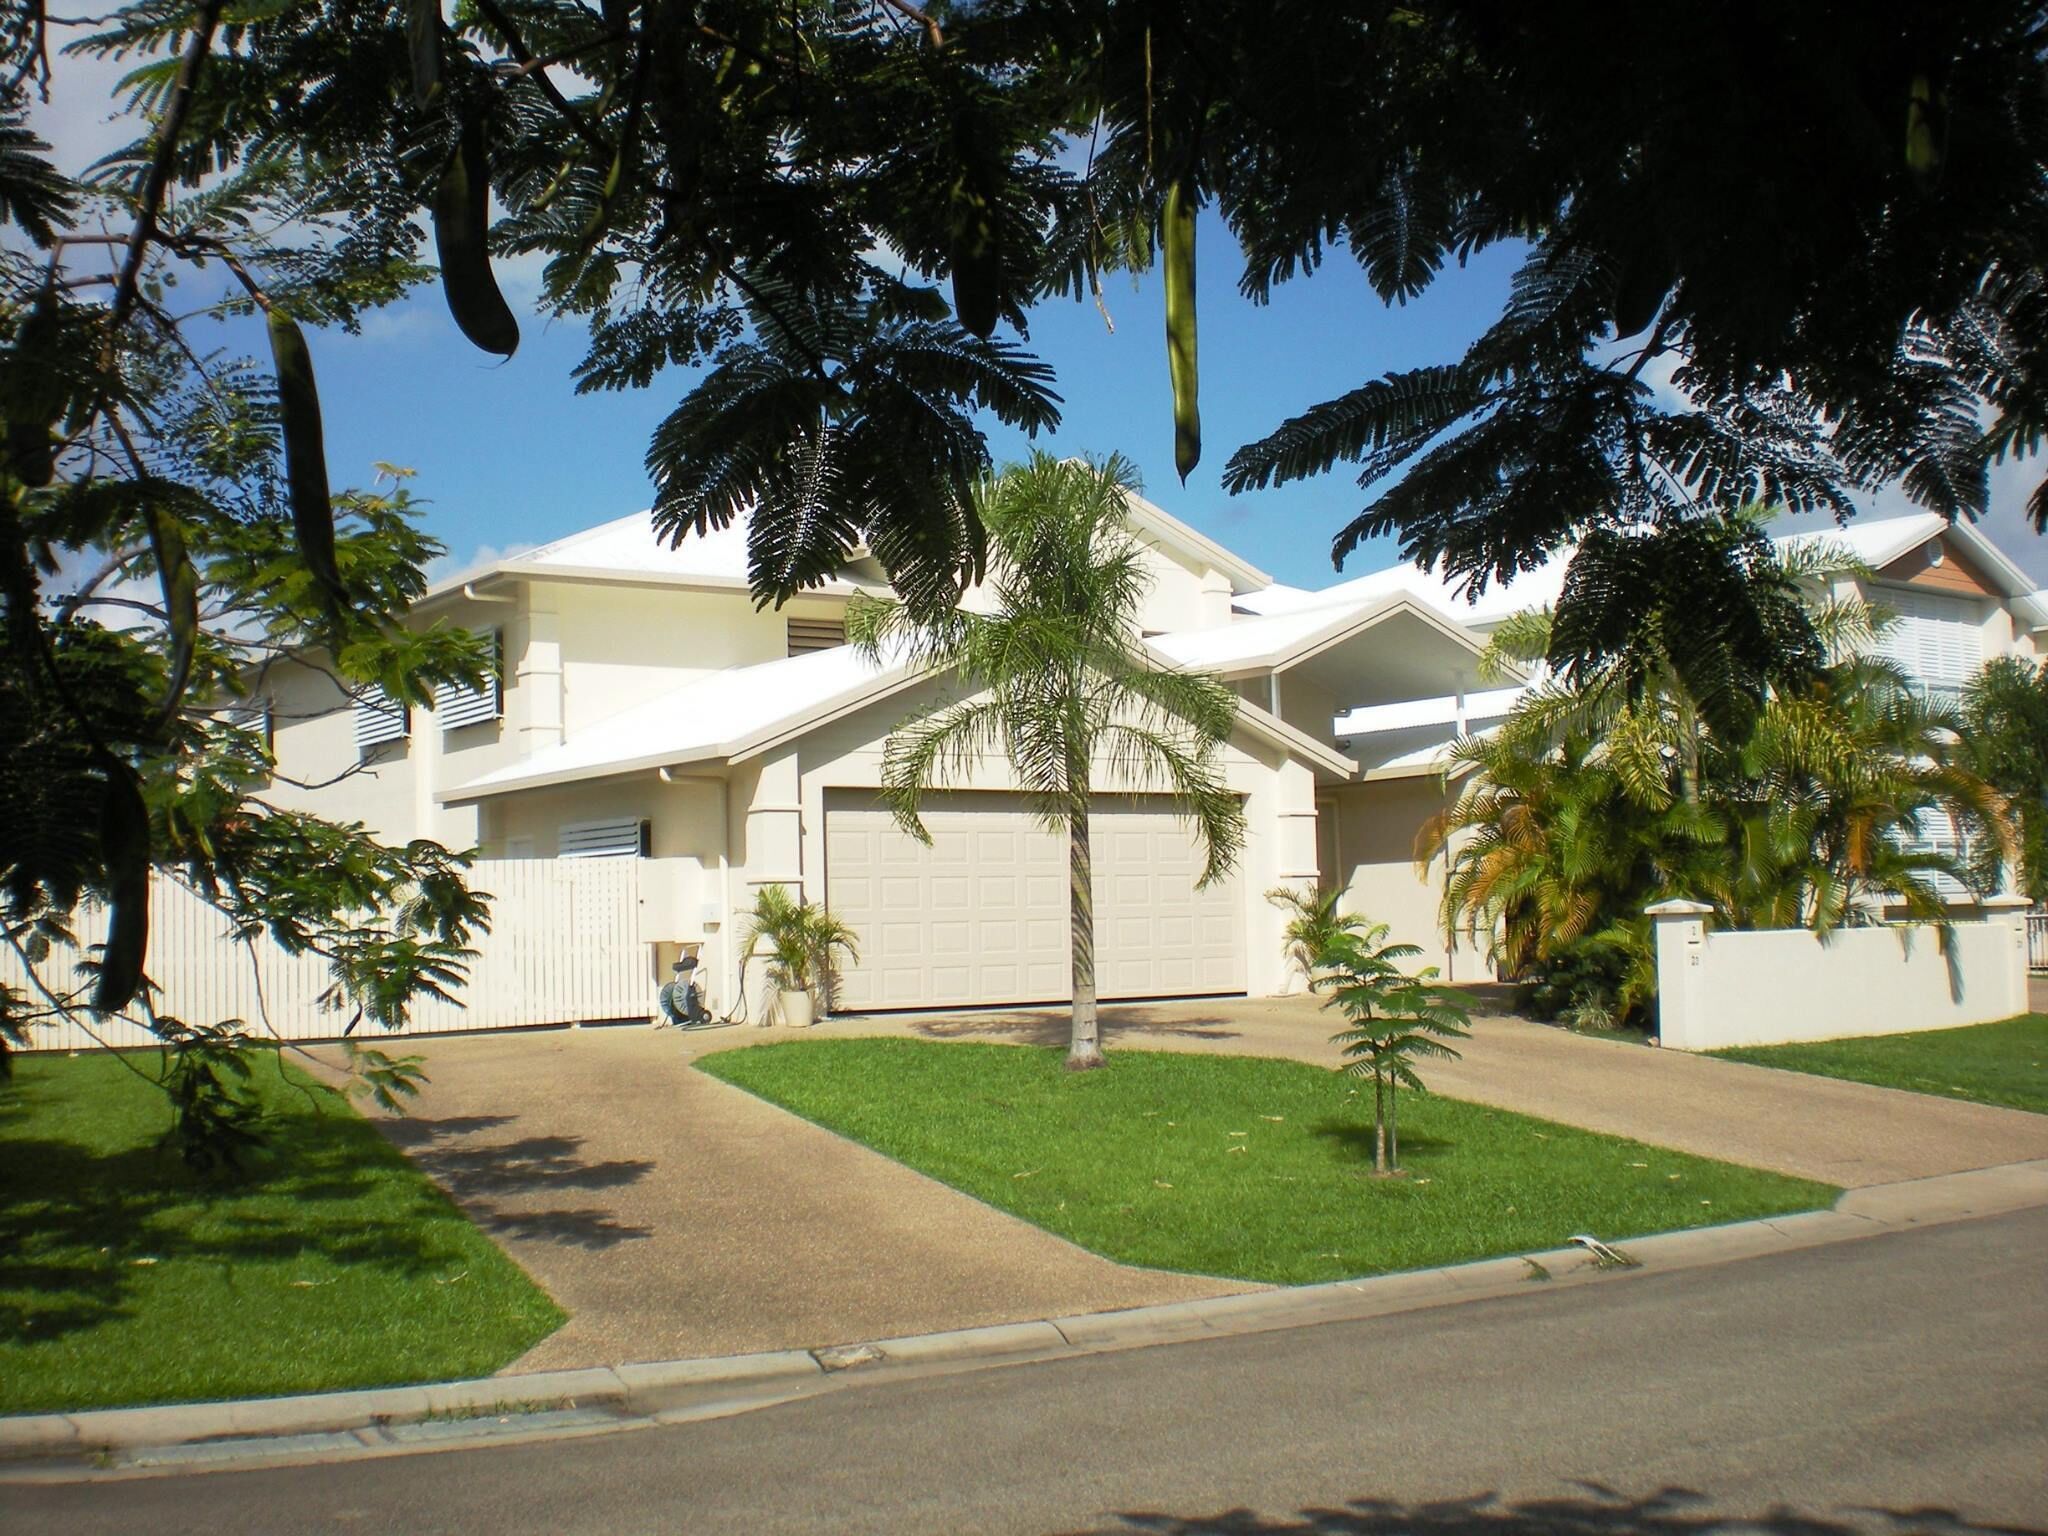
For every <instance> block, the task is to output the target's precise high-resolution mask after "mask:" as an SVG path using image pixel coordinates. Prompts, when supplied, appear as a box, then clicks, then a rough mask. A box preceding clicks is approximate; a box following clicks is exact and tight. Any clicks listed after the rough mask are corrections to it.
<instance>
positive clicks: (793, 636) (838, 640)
mask: <svg viewBox="0 0 2048 1536" xmlns="http://www.w3.org/2000/svg"><path fill="white" fill-rule="evenodd" d="M844 644H846V621H845V620H844V619H791V620H790V621H789V654H790V655H792V656H806V655H809V654H810V653H811V652H812V651H829V650H832V649H833V648H835V647H837V646H842V645H844Z"/></svg>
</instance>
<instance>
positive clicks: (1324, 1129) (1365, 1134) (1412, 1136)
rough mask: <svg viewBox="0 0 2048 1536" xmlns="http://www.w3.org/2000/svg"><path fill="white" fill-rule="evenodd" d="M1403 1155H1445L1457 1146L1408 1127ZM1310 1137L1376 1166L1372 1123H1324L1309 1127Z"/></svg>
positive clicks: (1404, 1130)
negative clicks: (1373, 1159) (1328, 1143)
mask: <svg viewBox="0 0 2048 1536" xmlns="http://www.w3.org/2000/svg"><path fill="white" fill-rule="evenodd" d="M1400 1132H1401V1152H1402V1154H1403V1155H1404V1156H1405V1155H1406V1154H1408V1153H1410V1152H1445V1151H1449V1150H1450V1149H1451V1148H1453V1147H1455V1146H1456V1145H1457V1143H1456V1142H1455V1141H1451V1140H1449V1139H1447V1138H1445V1137H1442V1136H1429V1135H1424V1134H1421V1133H1418V1132H1413V1131H1410V1130H1409V1129H1408V1127H1407V1126H1405V1125H1404V1126H1402V1127H1400ZM1309 1134H1310V1135H1312V1136H1315V1137H1317V1138H1318V1139H1320V1140H1323V1141H1331V1142H1335V1143H1336V1144H1337V1145H1338V1146H1339V1147H1341V1148H1343V1149H1344V1150H1345V1151H1346V1152H1349V1153H1352V1154H1353V1155H1354V1156H1356V1157H1357V1158H1358V1159H1359V1160H1360V1161H1361V1162H1362V1163H1363V1164H1364V1165H1365V1166H1366V1167H1367V1168H1370V1167H1371V1166H1372V1143H1373V1130H1372V1121H1370V1120H1365V1121H1363V1122H1361V1121H1357V1120H1324V1121H1320V1122H1319V1123H1317V1124H1316V1125H1313V1126H1311V1127H1309Z"/></svg>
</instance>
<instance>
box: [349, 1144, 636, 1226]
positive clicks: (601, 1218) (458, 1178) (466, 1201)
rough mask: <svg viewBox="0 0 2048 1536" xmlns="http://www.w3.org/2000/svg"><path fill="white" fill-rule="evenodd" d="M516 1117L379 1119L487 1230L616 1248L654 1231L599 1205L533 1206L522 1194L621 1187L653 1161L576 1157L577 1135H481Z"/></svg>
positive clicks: (418, 1164)
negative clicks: (493, 1137)
mask: <svg viewBox="0 0 2048 1536" xmlns="http://www.w3.org/2000/svg"><path fill="white" fill-rule="evenodd" d="M517 1118H518V1117H517V1116H514V1115H451V1116H448V1117H446V1118H444V1119H439V1120H430V1119H425V1118H419V1117H411V1118H406V1119H392V1120H384V1121H380V1122H379V1126H378V1128H379V1129H380V1130H382V1131H383V1133H384V1135H385V1137H386V1139H388V1140H389V1141H390V1142H391V1143H392V1144H393V1145H395V1146H397V1147H398V1148H399V1149H400V1150H401V1151H402V1152H404V1153H405V1155H406V1156H407V1157H408V1158H410V1159H411V1161H412V1163H413V1166H415V1167H416V1168H418V1169H419V1170H420V1171H421V1172H422V1173H424V1174H426V1175H427V1176H428V1177H429V1178H431V1179H432V1180H433V1181H434V1182H435V1183H437V1184H439V1185H440V1186H441V1187H442V1188H443V1189H445V1190H446V1191H447V1192H448V1194H449V1196H450V1197H451V1198H452V1199H453V1200H454V1201H455V1203H456V1204H458V1205H460V1206H461V1207H462V1209H463V1210H464V1211H465V1212H466V1213H467V1214H468V1215H469V1217H470V1219H471V1220H473V1221H474V1222H476V1224H477V1225H478V1226H480V1227H482V1228H483V1229H484V1230H485V1231H486V1232H490V1233H493V1234H496V1235H499V1236H504V1237H511V1238H518V1239H529V1240H530V1239H545V1240H547V1241H549V1242H554V1243H559V1244H561V1245H563V1246H565V1247H573V1248H591V1249H605V1248H613V1247H616V1246H618V1245H619V1244H620V1243H624V1242H631V1241H632V1240H634V1239H635V1238H643V1237H647V1236H649V1235H651V1233H652V1230H653V1229H652V1228H649V1227H635V1226H628V1225H626V1224H625V1223H623V1222H621V1221H619V1220H618V1219H617V1217H616V1216H615V1215H614V1213H613V1212H612V1211H610V1210H607V1209H604V1208H602V1207H598V1206H581V1207H575V1208H563V1209H544V1210H535V1209H531V1208H529V1207H528V1206H527V1205H526V1203H525V1202H524V1200H523V1199H522V1198H521V1197H523V1196H528V1195H535V1194H552V1193H553V1192H555V1191H558V1190H605V1189H618V1188H621V1187H623V1186H625V1185H627V1184H635V1183H638V1182H639V1181H640V1180H641V1179H643V1178H645V1177H646V1176H647V1175H648V1173H649V1172H651V1171H652V1170H653V1168H654V1163H653V1162H652V1161H651V1160H649V1159H646V1158H631V1159H615V1160H613V1161H610V1162H600V1163H587V1162H584V1161H582V1159H581V1158H579V1157H578V1156H577V1153H578V1151H579V1149H580V1148H581V1147H582V1145H583V1138H582V1137H580V1136H515V1137H508V1138H505V1139H497V1140H487V1139H484V1134H483V1133H485V1132H488V1131H495V1130H497V1129H498V1128H500V1127H501V1126H506V1125H510V1124H511V1123H512V1122H513V1121H514V1120H515V1119H517Z"/></svg>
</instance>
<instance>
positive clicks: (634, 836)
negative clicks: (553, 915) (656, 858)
mask: <svg viewBox="0 0 2048 1536" xmlns="http://www.w3.org/2000/svg"><path fill="white" fill-rule="evenodd" d="M652 830H653V828H652V827H651V826H649V824H648V823H647V822H644V821H639V820H636V819H635V818H633V817H631V816H624V817H620V818H618V819H616V820H612V821H569V822H564V823H563V824H562V826H561V827H560V828H559V829H558V830H557V831H556V833H555V855H556V857H558V858H564V859H635V858H638V859H644V858H646V857H647V844H648V838H649V834H650V833H651V832H652Z"/></svg>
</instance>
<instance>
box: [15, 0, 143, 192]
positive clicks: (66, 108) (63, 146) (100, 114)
mask: <svg viewBox="0 0 2048 1536" xmlns="http://www.w3.org/2000/svg"><path fill="white" fill-rule="evenodd" d="M96 30H98V29H97V28H89V27H64V26H58V25H56V24H54V23H53V24H52V25H51V27H50V99H49V100H48V101H47V102H44V101H40V100H33V98H32V105H31V107H30V109H29V126H30V127H31V128H33V129H34V130H35V131H36V132H37V133H38V134H40V135H41V136H42V137H43V138H45V139H47V140H49V142H50V144H51V146H52V147H53V148H54V149H55V151H56V161H57V166H58V169H60V170H63V171H67V172H69V173H71V174H72V175H77V174H78V173H79V172H80V171H83V170H84V169H85V168H86V167H87V166H89V165H91V164H92V163H93V162H94V161H96V160H98V159H100V158H101V157H102V156H104V155H106V154H108V153H110V152H111V151H113V150H117V149H119V148H121V147H122V146H123V145H125V144H129V143H132V142H133V141H134V140H136V139H138V138H140V137H141V136H142V134H143V132H144V131H145V127H146V125H145V124H144V123H142V121H141V120H140V119H138V118H134V117H130V116H127V115H126V114H125V113H124V112H123V111H122V99H123V98H122V97H121V94H120V92H119V90H118V87H119V85H120V83H121V80H122V77H124V76H125V75H127V74H128V73H129V72H130V71H131V70H133V69H135V68H137V67H138V66H139V65H141V64H143V63H145V62H147V61H146V60H145V59H142V58H137V57H132V56H131V57H129V58H125V59H113V58H88V57H82V56H80V55H77V54H67V53H64V52H62V51H61V50H62V49H63V48H64V47H65V46H67V45H68V44H71V43H75V42H77V41H78V40H79V39H80V38H83V37H88V36H90V35H91V34H92V33H93V32H94V31H96Z"/></svg>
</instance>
